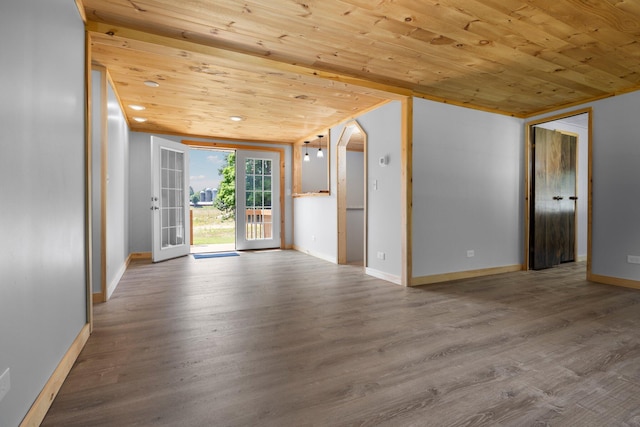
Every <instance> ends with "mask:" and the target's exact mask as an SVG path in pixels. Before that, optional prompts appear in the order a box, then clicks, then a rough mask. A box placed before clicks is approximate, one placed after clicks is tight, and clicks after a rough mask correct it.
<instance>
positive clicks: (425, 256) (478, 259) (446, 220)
mask: <svg viewBox="0 0 640 427" xmlns="http://www.w3.org/2000/svg"><path fill="white" fill-rule="evenodd" d="M523 138H524V131H523V121H522V120H520V119H515V118H512V117H507V116H502V115H498V114H491V113H486V112H482V111H476V110H471V109H466V108H461V107H456V106H452V105H447V104H442V103H437V102H432V101H427V100H424V99H418V98H415V99H414V135H413V276H414V277H422V276H430V275H437V274H443V273H450V272H461V271H468V270H477V269H485V268H493V267H502V266H511V265H516V264H521V263H522V259H523V246H522V245H523V227H524V225H523V224H524V222H523V221H524V219H523V206H524V195H523V187H524V185H523V182H524V181H523V179H524V175H523V163H524V157H523V156H524V142H523V141H524V139H523ZM469 250H473V251H474V252H475V256H474V257H471V258H469V257H467V251H469Z"/></svg>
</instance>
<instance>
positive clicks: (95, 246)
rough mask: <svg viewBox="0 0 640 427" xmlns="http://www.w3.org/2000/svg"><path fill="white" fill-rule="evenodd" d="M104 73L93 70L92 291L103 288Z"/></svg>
mask: <svg viewBox="0 0 640 427" xmlns="http://www.w3.org/2000/svg"><path fill="white" fill-rule="evenodd" d="M101 76H102V73H101V72H100V71H96V70H93V71H91V98H92V99H91V245H92V250H93V252H92V259H93V264H92V265H91V267H92V283H91V286H92V291H93V293H100V292H101V289H102V283H101V281H102V254H101V251H102V231H101V229H102V176H101V173H100V171H101V169H102V164H101V159H102V152H101V138H102V136H101V134H102V132H101V131H102V92H101V90H100V86H101V83H102V79H101Z"/></svg>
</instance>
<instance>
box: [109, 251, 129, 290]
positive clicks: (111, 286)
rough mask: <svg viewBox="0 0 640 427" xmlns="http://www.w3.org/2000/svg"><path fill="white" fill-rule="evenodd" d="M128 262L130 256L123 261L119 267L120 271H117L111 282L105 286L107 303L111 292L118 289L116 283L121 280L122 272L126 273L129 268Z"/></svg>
mask: <svg viewBox="0 0 640 427" xmlns="http://www.w3.org/2000/svg"><path fill="white" fill-rule="evenodd" d="M130 260H131V256H129V257H128V258H127V259H126V260H125V262H124V263H123V264H122V265H121V266H120V269H119V270H118V271H117V273H116V275H115V277H114V278H113V280H112V281H111V282H110V283H109V284H108V285H107V298H106V300H107V301H109V299H110V298H111V295H112V294H113V291H115V290H116V288H117V287H118V283H120V279H122V276H123V275H124V272H125V271H127V267H128V266H129V261H130Z"/></svg>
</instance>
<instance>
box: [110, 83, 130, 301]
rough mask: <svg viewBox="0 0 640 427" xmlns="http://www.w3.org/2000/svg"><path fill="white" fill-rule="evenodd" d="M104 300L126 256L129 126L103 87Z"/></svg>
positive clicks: (124, 266)
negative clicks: (104, 124) (106, 152)
mask: <svg viewBox="0 0 640 427" xmlns="http://www.w3.org/2000/svg"><path fill="white" fill-rule="evenodd" d="M107 151H108V159H107V183H106V190H107V211H106V217H107V236H106V243H107V297H110V296H111V294H112V293H113V291H114V290H115V288H116V286H117V285H118V282H119V281H120V278H121V277H122V275H123V274H124V270H125V268H126V261H127V257H128V256H129V190H128V185H129V127H128V126H127V122H126V120H125V118H124V114H123V112H122V110H121V108H120V103H119V102H118V99H117V97H116V94H115V92H114V90H113V88H112V87H111V84H108V86H107Z"/></svg>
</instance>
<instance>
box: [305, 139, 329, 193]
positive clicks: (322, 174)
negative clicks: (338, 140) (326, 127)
mask: <svg viewBox="0 0 640 427" xmlns="http://www.w3.org/2000/svg"><path fill="white" fill-rule="evenodd" d="M324 141H325V142H326V138H324ZM317 153H318V149H317V148H309V158H310V161H309V162H304V161H302V159H304V154H305V149H304V148H303V149H302V153H301V163H300V164H301V165H302V177H301V181H302V182H301V184H302V185H301V186H302V192H303V193H316V192H319V191H321V190H328V188H327V162H328V161H329V159H328V158H327V155H326V154H327V153H326V150H325V153H324V154H325V156H324V157H322V158H318V157H317Z"/></svg>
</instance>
